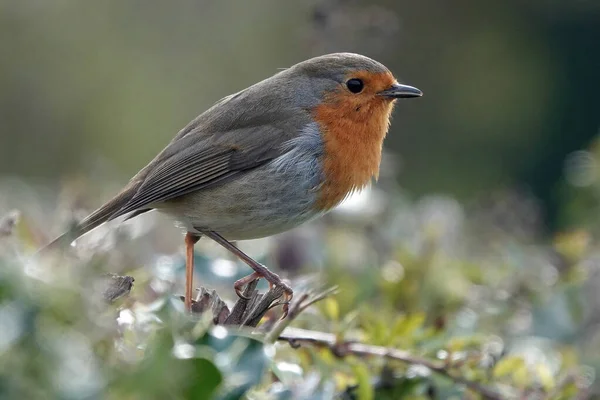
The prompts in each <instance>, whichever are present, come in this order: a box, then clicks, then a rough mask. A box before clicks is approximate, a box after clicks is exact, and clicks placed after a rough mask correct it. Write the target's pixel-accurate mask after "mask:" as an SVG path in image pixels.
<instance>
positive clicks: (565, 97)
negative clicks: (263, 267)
mask: <svg viewBox="0 0 600 400" xmlns="http://www.w3.org/2000/svg"><path fill="white" fill-rule="evenodd" d="M599 43H600V2H598V1H594V0H588V1H586V0H578V1H573V0H552V1H549V0H546V1H541V0H506V1H501V2H499V1H480V0H457V1H453V2H447V1H443V0H422V1H418V2H416V1H405V0H380V1H367V0H363V1H361V0H311V1H303V2H281V1H276V0H255V1H252V2H243V1H233V0H220V1H192V0H182V1H179V2H176V3H172V2H159V1H142V0H130V1H126V2H123V1H116V0H110V1H102V2H79V1H73V0H56V1H42V0H29V1H10V0H0V55H1V56H0V58H1V60H2V61H1V62H0V216H1V215H2V214H6V213H8V212H9V211H10V210H12V209H19V210H20V213H21V214H20V215H21V220H22V221H25V222H23V223H22V226H21V231H20V232H21V233H20V235H21V236H20V237H21V239H19V243H21V244H20V245H18V246H16V247H17V248H19V249H21V250H20V251H23V248H26V249H29V250H31V249H33V248H35V247H36V246H39V245H40V244H41V243H43V242H45V241H46V240H48V239H50V237H51V236H53V235H54V234H58V233H60V232H61V231H63V230H64V229H66V227H68V226H69V224H70V223H72V222H73V221H74V220H77V219H79V218H81V217H83V216H84V215H85V214H86V213H88V212H90V211H92V210H93V209H94V208H95V207H97V206H99V205H100V204H101V203H102V202H103V201H104V200H106V199H108V198H109V197H110V196H111V195H112V194H114V192H116V190H118V188H119V187H120V186H121V185H123V184H124V183H125V182H126V181H127V180H128V179H129V177H131V176H132V175H133V174H135V173H136V172H137V171H138V170H139V169H140V168H141V167H143V166H144V165H145V164H146V163H147V162H148V161H149V160H150V159H152V158H153V157H154V155H155V154H156V153H157V152H158V151H159V150H161V149H162V148H163V146H164V145H165V144H166V143H167V142H168V141H169V140H170V139H171V138H172V137H173V136H174V135H175V133H176V132H177V131H178V130H179V129H181V128H182V127H183V126H185V125H186V124H187V123H188V122H189V121H190V120H191V119H192V118H194V117H195V116H196V115H198V114H199V113H200V112H202V111H203V110H205V109H207V108H208V107H210V106H211V105H212V104H213V103H214V102H215V101H216V100H218V99H220V98H222V97H224V96H225V95H228V94H230V93H233V92H236V91H238V90H240V89H242V88H244V87H246V86H248V85H250V84H252V83H255V82H257V81H259V80H261V79H264V78H266V77H268V76H270V75H272V74H273V73H275V72H277V70H278V68H284V67H288V66H291V65H293V64H295V63H297V62H299V61H302V60H304V59H307V58H309V57H312V56H317V55H321V54H324V53H329V52H339V51H350V52H357V53H361V54H364V55H367V56H370V57H372V58H375V59H377V60H378V61H381V62H382V63H384V64H385V65H386V66H388V67H389V68H390V69H391V70H392V71H393V72H394V74H395V75H396V76H397V77H398V79H399V80H400V81H401V82H404V83H407V84H410V85H413V86H416V87H418V88H419V89H421V90H422V91H423V92H424V93H425V95H424V97H423V98H421V99H418V100H414V101H405V102H404V101H403V102H400V103H399V104H398V107H397V108H396V111H395V114H394V122H393V124H392V128H391V131H390V132H389V135H388V138H387V140H386V142H385V149H386V155H385V159H384V163H383V171H382V177H381V182H380V183H379V185H378V186H377V187H376V188H375V189H373V190H371V191H369V192H366V193H364V194H363V195H362V196H358V197H356V198H353V199H352V201H349V202H347V203H345V204H344V205H343V206H342V207H341V208H340V209H339V210H338V211H337V212H336V213H334V214H333V215H332V216H330V217H329V218H327V219H325V220H324V221H321V222H317V223H314V224H312V225H310V226H308V227H307V228H303V229H300V230H297V231H295V232H292V233H290V234H288V235H283V236H281V237H278V238H277V239H276V241H275V242H274V244H270V243H271V242H268V243H267V244H265V243H264V242H257V243H254V244H252V243H251V244H248V245H247V246H248V249H249V250H248V251H250V252H254V253H253V254H256V255H258V256H263V257H265V258H267V259H268V260H270V261H269V262H270V263H271V265H274V266H278V267H279V268H280V270H284V272H285V273H287V274H289V276H295V275H301V274H302V273H303V271H305V270H304V268H308V270H309V271H314V270H315V269H316V270H319V271H323V273H324V274H325V275H327V276H329V279H330V281H331V282H332V283H340V282H341V284H342V288H344V287H345V288H346V289H347V290H346V291H342V293H341V294H340V295H339V305H338V306H336V307H339V308H340V310H341V311H340V312H341V313H344V312H350V311H351V310H353V309H356V308H358V307H359V305H360V304H371V305H373V304H382V303H383V304H387V306H388V307H389V313H390V315H396V314H397V313H409V314H410V313H424V314H425V315H426V316H427V318H425V321H424V322H423V323H424V324H426V325H427V326H435V327H438V328H439V329H442V330H444V329H446V328H447V329H448V331H447V332H446V333H447V334H448V335H449V336H452V335H453V334H455V333H465V332H470V333H474V332H488V333H490V332H491V333H493V334H495V335H500V336H502V337H503V338H504V340H505V341H506V344H507V347H508V343H509V342H510V343H511V346H512V348H516V349H519V350H518V351H525V350H523V349H529V348H533V347H535V346H537V347H536V348H537V349H538V350H539V351H538V352H537V353H535V357H538V358H537V359H535V360H537V361H536V362H538V361H539V357H541V354H543V353H547V352H548V351H549V350H548V348H549V347H548V346H550V347H552V346H555V347H554V349H555V351H557V352H558V353H557V354H559V353H560V352H561V351H563V350H564V349H565V348H567V349H568V351H569V352H571V351H572V352H574V353H573V354H579V355H580V356H581V358H578V357H571V356H566V355H565V354H566V353H560V355H561V357H562V358H561V360H563V361H564V360H571V361H569V362H563V363H562V364H561V362H558V363H556V362H555V363H554V364H552V362H554V361H556V360H555V359H553V360H554V361H552V360H550V361H548V360H546V361H543V362H547V363H548V365H551V367H552V368H551V370H552V373H553V374H554V375H555V377H556V379H557V381H558V380H559V375H560V373H561V371H562V372H564V371H571V369H570V368H571V366H572V365H578V363H580V362H581V363H585V364H587V365H591V366H592V367H591V368H590V369H588V370H586V374H587V375H586V376H588V378H589V376H592V378H589V379H588V381H589V382H588V385H587V386H586V388H587V387H589V386H590V385H591V382H592V381H593V375H594V374H595V370H596V368H597V367H598V366H600V351H598V348H600V334H599V333H598V332H599V328H600V320H599V318H598V315H600V295H598V294H597V293H598V290H600V289H598V288H600V276H599V274H600V273H599V271H600V264H599V261H598V260H599V259H600V258H599V257H600V246H598V241H597V235H598V234H600V218H599V212H600V164H599V163H600V147H599V146H600V143H599V142H598V134H600V131H599V129H600V46H599ZM156 218H157V217H153V216H147V217H146V216H144V217H142V218H141V219H140V222H137V223H136V224H134V225H133V226H132V229H131V232H129V233H127V234H128V235H129V236H127V237H134V238H136V237H140V236H141V235H142V234H144V235H147V236H146V239H144V240H140V241H138V242H135V243H133V244H132V243H120V242H119V238H120V236H116V237H114V238H113V239H112V241H110V245H109V247H110V246H114V247H115V248H117V249H119V251H120V253H113V254H112V256H111V257H110V258H108V259H103V261H102V262H103V263H105V264H106V269H108V270H112V271H116V272H119V271H120V272H123V271H125V272H127V271H131V270H132V269H135V268H137V267H142V266H143V265H145V266H146V267H147V266H148V265H154V268H155V270H153V271H154V272H156V271H163V272H164V268H163V269H161V268H162V267H160V266H161V265H162V266H163V267H164V265H165V264H164V263H165V260H166V259H165V258H164V257H166V256H165V255H168V256H169V257H173V258H168V259H169V260H171V261H172V263H174V265H175V264H176V265H178V268H180V267H181V259H180V258H175V257H176V255H177V254H178V253H180V250H181V236H180V235H179V233H178V231H177V230H176V229H175V228H172V224H171V223H170V222H166V221H162V222H161V221H159V222H156V221H155V219H156ZM159 219H160V218H159ZM159 223H162V224H163V225H162V226H163V227H165V228H164V229H166V231H164V230H163V232H162V233H161V234H157V233H155V230H150V229H149V228H150V227H151V226H153V224H159ZM151 231H152V232H154V233H149V232H151ZM132 232H133V233H132ZM102 235H106V231H102ZM23 237H25V238H27V240H24V241H25V242H26V244H25V245H23V244H22V243H23ZM102 238H104V239H106V238H105V236H102V237H101V238H100V239H99V238H98V237H95V238H92V240H100V241H102V240H103V239H102ZM320 238H326V240H325V241H323V242H321V241H320ZM202 242H203V241H202ZM202 242H201V243H200V245H199V248H200V249H201V252H202V253H203V254H208V256H207V258H206V260H205V262H206V263H209V259H210V258H211V257H213V256H214V257H216V255H215V254H217V255H218V254H219V253H218V251H217V250H216V249H215V248H214V247H211V245H210V244H203V243H202ZM144 243H145V244H144ZM21 246H22V247H23V248H22V247H21ZM127 246H129V247H132V246H133V247H134V248H135V249H136V250H135V251H134V250H128V249H127ZM136 246H137V247H136ZM11 251H14V248H13V249H12V250H11ZM221 257H224V256H223V255H222V254H221ZM173 260H176V261H173ZM199 263H200V265H202V261H201V260H200V261H199ZM167 264H168V263H167ZM169 265H171V264H169ZM207 265H208V264H207ZM157 266H158V267H157ZM220 266H221V271H223V269H222V268H223V264H220ZM307 266H308V267H307ZM324 267H328V268H324ZM200 268H201V270H202V268H203V267H200ZM311 268H312V269H311ZM367 270H368V271H369V272H365V271H367ZM206 271H207V272H208V273H207V274H206V276H203V278H202V279H208V280H210V279H211V278H210V276H211V274H210V268H208V267H207V269H206ZM244 271H245V270H243V269H240V271H239V272H240V274H242V275H243V272H244ZM348 271H350V272H348ZM373 271H375V272H373ZM180 272H181V271H180ZM213 272H214V271H213ZM138 273H140V272H138ZM198 273H199V274H202V272H198ZM369 274H370V275H369ZM213 275H214V274H213ZM222 275H223V274H222ZM225 275H227V276H225ZM225 275H223V276H222V277H225V278H228V279H229V280H231V279H232V277H233V272H232V273H231V274H230V275H228V274H225ZM158 276H159V278H156V277H154V278H149V277H148V278H147V279H148V282H151V281H152V279H162V280H165V279H167V278H165V277H164V276H162V275H160V273H158ZM356 277H362V278H365V279H363V280H362V281H361V285H362V286H360V287H356V286H357V285H358V283H357V280H356V279H355V278H356ZM180 278H182V276H181V274H180V275H178V278H177V279H180ZM169 279H171V278H169ZM173 279H175V278H173ZM167 280H168V279H167ZM142 282H144V280H143V279H142ZM178 282H179V281H178ZM179 283H180V282H179ZM213 283H214V284H215V285H217V284H218V282H213ZM142 285H143V283H142ZM344 285H346V286H344ZM142 287H143V286H142ZM152 290H153V291H155V292H161V290H162V291H163V292H164V291H165V290H166V289H164V288H163V289H161V290H158V289H156V287H152ZM155 295H156V293H155ZM148 298H152V296H150V297H147V298H146V300H147V299H148ZM142 300H143V299H142ZM363 302H364V303H363ZM507 321H508V322H507ZM450 327H452V328H450ZM323 329H324V330H331V326H324V327H323ZM517 338H521V339H523V338H527V340H529V342H522V341H519V340H520V339H519V340H517ZM532 338H535V339H532ZM532 340H537V342H535V343H536V344H535V346H534V344H532V343H534V342H533V341H532ZM545 340H550V341H551V342H549V343H551V345H549V344H548V342H545ZM523 343H525V344H523ZM400 344H402V345H404V346H411V345H412V342H411V343H410V344H407V343H406V342H401V343H400ZM532 346H533V347H532ZM564 346H567V347H564ZM568 354H572V353H568ZM532 357H533V356H532ZM535 357H534V358H535ZM557 357H558V356H557ZM569 357H571V358H569ZM559 358H560V357H559ZM529 359H530V360H531V357H530V358H529ZM551 361H552V362H551ZM540 362H541V361H540ZM536 365H537V364H536ZM565 365H566V367H565ZM565 368H566V369H565ZM569 373H570V372H569Z"/></svg>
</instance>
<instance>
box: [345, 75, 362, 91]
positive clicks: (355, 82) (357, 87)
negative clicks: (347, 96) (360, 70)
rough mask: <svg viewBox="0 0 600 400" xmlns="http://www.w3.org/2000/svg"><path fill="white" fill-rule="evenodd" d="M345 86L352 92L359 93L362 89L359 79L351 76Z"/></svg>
mask: <svg viewBox="0 0 600 400" xmlns="http://www.w3.org/2000/svg"><path fill="white" fill-rule="evenodd" d="M346 86H347V87H348V90H349V91H351V92H352V93H360V92H361V91H362V90H363V87H364V84H363V81H361V80H360V79H356V78H353V79H350V80H348V82H346Z"/></svg>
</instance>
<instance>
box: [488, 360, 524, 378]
mask: <svg viewBox="0 0 600 400" xmlns="http://www.w3.org/2000/svg"><path fill="white" fill-rule="evenodd" d="M524 366H525V362H524V361H523V359H522V358H521V357H514V356H510V357H504V358H503V359H501V360H500V361H498V363H497V364H496V366H495V367H494V377H496V378H502V377H504V376H508V375H510V374H513V373H514V372H515V371H517V370H518V369H519V368H521V367H524Z"/></svg>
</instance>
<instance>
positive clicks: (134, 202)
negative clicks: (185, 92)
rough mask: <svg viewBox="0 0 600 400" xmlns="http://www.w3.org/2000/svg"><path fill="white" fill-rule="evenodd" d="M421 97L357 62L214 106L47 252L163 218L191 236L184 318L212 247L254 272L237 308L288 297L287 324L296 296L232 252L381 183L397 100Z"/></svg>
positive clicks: (306, 72)
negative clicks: (275, 292)
mask: <svg viewBox="0 0 600 400" xmlns="http://www.w3.org/2000/svg"><path fill="white" fill-rule="evenodd" d="M422 94H423V93H422V92H421V91H420V90H419V89H417V88H415V87H413V86H408V85H405V84H401V83H399V82H398V80H397V79H396V78H395V77H394V75H393V74H392V72H391V71H390V70H389V69H388V68H387V67H385V66H384V65H383V64H381V63H380V62H378V61H375V60H373V59H371V58H369V57H366V56H363V55H360V54H354V53H333V54H326V55H322V56H318V57H314V58H311V59H308V60H305V61H302V62H300V63H298V64H295V65H293V66H291V67H289V68H286V69H283V70H280V71H278V72H277V73H276V74H274V75H272V76H271V77H269V78H266V79H264V80H262V81H260V82H258V83H256V84H254V85H252V86H249V87H248V88H246V89H243V90H241V91H239V92H237V93H234V94H232V95H229V96H227V97H224V98H223V99H221V100H219V101H217V102H216V103H215V104H214V105H213V106H212V107H210V108H209V109H208V110H206V111H204V112H203V113H202V114H200V115H199V116H198V117H196V118H195V119H194V120H192V121H191V122H190V123H189V124H188V125H186V126H185V127H184V128H183V129H182V130H180V131H179V132H178V133H177V134H176V135H175V137H174V138H173V139H172V140H171V141H170V142H169V143H168V144H167V146H166V147H165V148H164V149H163V150H162V151H161V152H160V153H158V155H157V156H156V157H155V158H154V159H153V160H151V161H150V162H149V163H148V164H147V165H146V166H145V167H144V168H142V169H141V170H140V171H139V172H138V173H137V174H136V175H135V176H133V178H131V180H130V181H129V183H127V184H126V185H125V187H124V188H123V189H122V190H121V191H120V192H118V194H116V195H115V196H114V197H113V198H112V199H111V200H109V201H108V202H106V203H105V204H104V205H102V206H101V207H100V208H98V209H97V210H96V211H94V212H93V213H92V214H90V215H89V216H88V217H86V218H84V219H83V220H82V221H81V222H80V223H79V224H77V225H76V226H75V227H73V228H72V229H70V230H69V231H67V232H65V233H64V234H62V235H61V236H59V237H58V238H56V239H55V240H53V241H52V242H51V243H50V244H48V245H46V246H45V247H44V248H43V249H49V248H55V247H56V246H59V245H60V246H63V245H65V244H66V243H72V242H73V241H74V240H75V239H76V238H78V237H80V236H82V235H84V234H85V233H87V232H89V231H91V230H92V229H94V228H96V227H98V226H99V225H101V224H103V223H105V222H108V221H111V220H113V219H115V218H118V217H124V219H125V220H126V219H131V218H134V217H136V216H138V215H140V214H142V213H145V212H147V211H150V210H157V211H159V212H161V213H164V214H167V215H169V216H170V217H172V218H173V219H175V220H176V221H177V222H178V223H179V224H180V226H182V227H183V228H184V229H185V239H184V243H185V249H186V251H185V254H186V273H185V296H184V307H185V310H186V311H188V312H190V311H191V305H192V289H193V271H194V265H193V263H194V260H193V255H194V245H195V244H196V242H197V241H198V240H199V239H200V238H201V237H203V236H205V237H208V238H210V239H212V240H214V241H215V242H217V243H218V244H219V245H221V246H223V247H224V248H226V249H227V250H229V251H230V252H231V253H233V254H234V255H235V256H237V257H238V258H239V259H241V260H242V261H243V262H244V263H246V264H247V265H248V266H250V267H251V268H252V270H253V272H252V273H251V274H250V275H248V276H246V277H244V278H242V279H240V280H238V281H236V282H235V283H234V290H235V292H236V293H237V295H238V296H240V297H243V296H244V295H243V292H242V290H243V288H244V287H245V285H247V284H248V283H250V282H252V281H253V280H255V279H259V278H264V279H265V280H266V281H267V282H268V283H269V285H270V286H271V287H272V286H273V285H277V286H280V287H282V288H283V292H284V295H283V297H284V299H283V300H282V301H280V304H283V316H282V318H285V316H286V315H287V311H288V305H289V302H290V300H291V299H292V296H293V290H292V289H291V287H290V286H289V285H287V284H286V283H285V282H283V281H282V279H281V278H280V277H279V276H278V275H277V274H275V273H273V272H272V271H270V270H269V269H268V268H267V267H265V266H264V265H262V264H260V263H258V262H256V261H255V260H253V259H252V258H251V257H249V256H248V255H246V254H245V253H244V252H242V251H241V250H240V249H239V248H237V247H236V246H235V245H234V244H233V243H232V241H238V240H245V239H257V238H262V237H267V236H271V235H275V234H278V233H281V232H284V231H287V230H290V229H292V228H295V227H297V226H299V225H301V224H303V223H305V222H307V221H310V220H312V219H315V218H317V217H319V216H322V215H323V214H325V213H327V212H328V211H330V210H332V209H333V208H335V207H336V206H337V205H338V204H340V203H341V202H342V201H343V200H344V199H345V198H346V197H347V196H349V195H350V194H351V193H353V192H355V191H358V190H361V189H363V188H364V187H366V186H367V185H369V184H370V182H371V181H372V180H373V179H377V177H378V174H379V166H380V161H381V154H382V146H383V141H384V138H385V136H386V134H387V132H388V129H389V126H390V121H391V120H390V118H391V115H392V110H393V108H394V105H395V103H396V100H397V99H403V98H416V97H420V96H422Z"/></svg>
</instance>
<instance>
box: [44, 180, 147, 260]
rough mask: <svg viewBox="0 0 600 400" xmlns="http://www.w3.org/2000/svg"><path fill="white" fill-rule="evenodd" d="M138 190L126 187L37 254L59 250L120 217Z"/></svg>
mask: <svg viewBox="0 0 600 400" xmlns="http://www.w3.org/2000/svg"><path fill="white" fill-rule="evenodd" d="M135 192H136V190H135V187H131V186H129V187H126V188H125V189H123V190H122V191H121V192H120V193H119V194H118V195H116V196H115V197H113V198H112V199H111V200H109V201H108V202H107V203H106V204H104V205H103V206H102V207H100V208H99V209H97V210H96V211H94V212H93V213H92V214H90V215H89V216H88V217H86V218H85V219H84V220H83V221H81V222H80V223H79V224H77V226H75V227H74V228H72V229H70V230H69V231H67V232H65V233H63V234H62V235H60V236H59V237H57V238H56V239H54V240H53V241H52V242H50V243H49V244H47V245H46V246H44V247H42V248H41V249H40V250H39V251H38V252H37V254H41V253H44V252H46V251H51V250H57V249H60V248H62V247H65V246H68V245H69V244H71V242H73V241H74V240H75V239H77V238H78V237H80V236H82V235H85V234H86V233H88V232H89V231H91V230H92V229H94V228H96V227H98V226H100V225H102V224H103V223H105V222H107V221H109V220H111V219H113V218H117V217H119V216H120V215H121V214H119V211H120V210H121V209H122V208H123V206H125V204H127V202H128V201H129V200H131V198H132V197H133V195H134V194H135Z"/></svg>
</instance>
